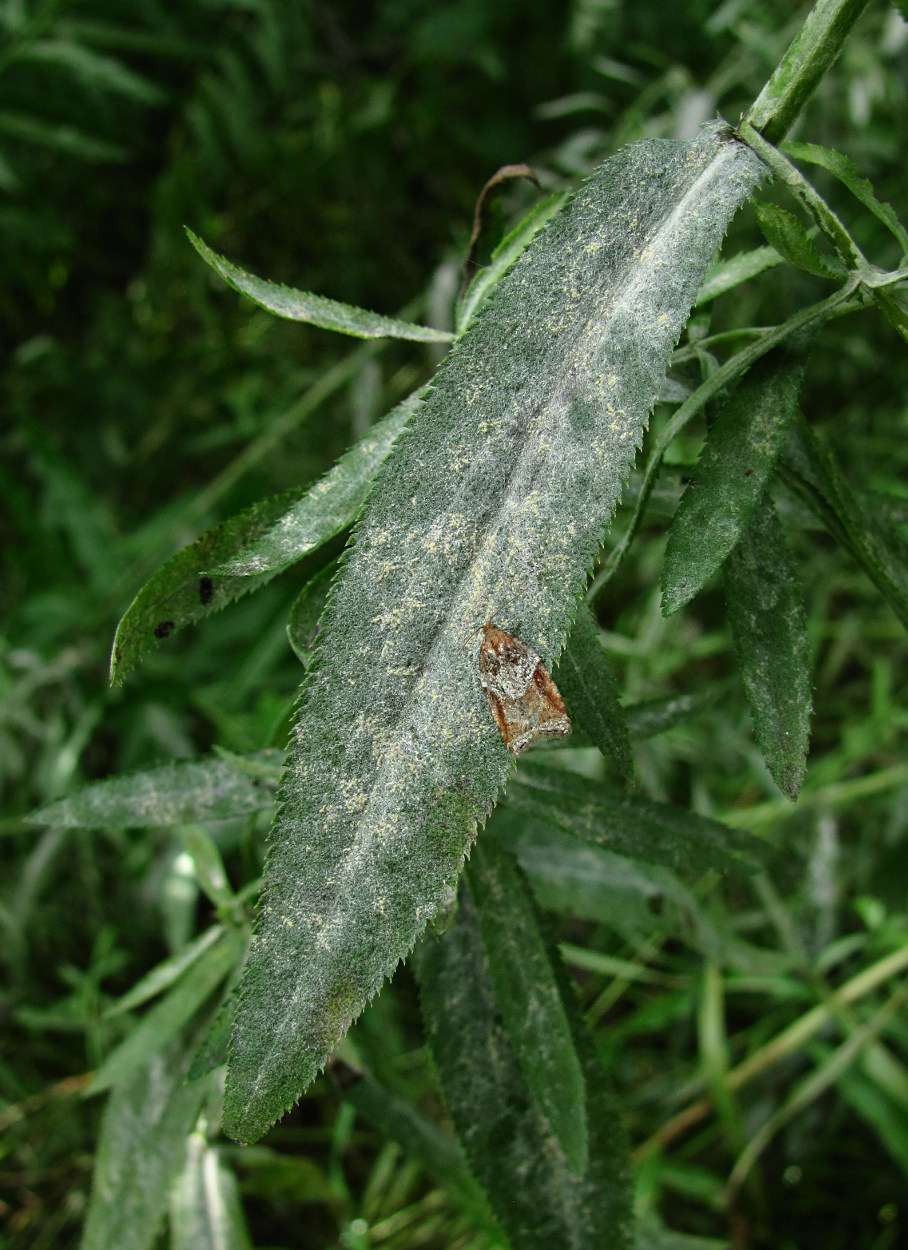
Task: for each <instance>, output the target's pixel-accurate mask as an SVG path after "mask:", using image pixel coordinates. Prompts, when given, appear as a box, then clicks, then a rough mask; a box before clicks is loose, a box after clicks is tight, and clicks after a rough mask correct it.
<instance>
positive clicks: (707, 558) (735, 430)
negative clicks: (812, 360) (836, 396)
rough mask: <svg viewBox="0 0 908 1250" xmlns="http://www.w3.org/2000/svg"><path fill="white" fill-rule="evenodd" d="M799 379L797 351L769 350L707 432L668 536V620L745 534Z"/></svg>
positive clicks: (792, 407)
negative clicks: (704, 443)
mask: <svg viewBox="0 0 908 1250" xmlns="http://www.w3.org/2000/svg"><path fill="white" fill-rule="evenodd" d="M803 376H804V358H803V356H802V355H801V354H800V353H799V352H796V351H788V350H786V349H784V348H779V349H777V350H776V351H775V352H771V353H770V354H769V355H768V356H765V357H764V358H763V359H762V360H760V361H758V362H757V364H755V365H754V367H753V368H752V369H751V371H750V373H749V374H748V375H747V376H746V377H745V378H744V380H743V381H742V382H741V383H740V385H739V386H738V388H737V389H736V390H735V391H734V393H733V394H732V396H731V398H730V399H729V401H728V403H727V404H726V405H725V407H724V408H723V409H722V411H721V412H720V414H719V416H718V417H717V418H716V420H715V422H714V423H713V425H712V427H711V428H710V431H709V435H708V437H707V440H706V445H705V446H704V448H703V453H702V455H701V456H700V461H699V463H698V465H697V468H696V470H695V471H694V474H693V476H692V480H691V482H690V485H689V486H688V487H687V489H686V490H685V492H684V494H683V495H682V496H681V502H680V504H679V505H678V511H677V512H676V513H675V519H674V521H673V523H672V528H671V530H670V531H669V535H668V545H667V547H666V549H665V568H664V571H663V574H662V612H663V614H664V615H665V616H669V615H670V614H671V613H672V612H675V611H676V610H677V609H678V608H680V607H681V606H682V605H683V604H685V603H687V602H688V600H690V599H692V598H693V597H694V595H695V594H696V593H697V591H698V590H700V589H701V587H702V586H703V585H704V583H705V582H707V581H708V580H709V578H710V577H712V575H713V573H715V572H716V570H717V569H718V568H719V566H720V565H721V564H722V562H723V560H725V558H726V557H727V556H728V553H729V552H730V551H731V550H732V549H733V547H734V546H735V544H736V543H737V542H738V540H739V539H740V537H741V535H742V534H743V533H744V531H745V530H746V529H747V525H748V522H749V521H750V518H751V516H752V515H753V512H754V509H755V508H756V507H757V504H758V503H759V501H760V497H761V496H762V494H763V490H764V488H765V486H766V481H767V479H768V477H769V474H770V473H771V471H772V468H773V465H774V464H775V462H776V458H777V457H778V455H779V453H780V452H781V450H782V447H783V446H784V444H785V438H786V436H787V434H788V430H789V427H790V425H791V422H792V419H793V418H794V414H795V412H796V410H797V402H798V391H799V390H800V388H801V380H802V378H803Z"/></svg>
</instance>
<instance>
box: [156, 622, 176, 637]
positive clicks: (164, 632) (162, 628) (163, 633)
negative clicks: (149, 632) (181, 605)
mask: <svg viewBox="0 0 908 1250" xmlns="http://www.w3.org/2000/svg"><path fill="white" fill-rule="evenodd" d="M173 626H174V623H173V621H161V622H160V624H158V625H155V627H154V636H155V638H166V637H167V636H168V635H169V634H170V633H171V631H172V630H173Z"/></svg>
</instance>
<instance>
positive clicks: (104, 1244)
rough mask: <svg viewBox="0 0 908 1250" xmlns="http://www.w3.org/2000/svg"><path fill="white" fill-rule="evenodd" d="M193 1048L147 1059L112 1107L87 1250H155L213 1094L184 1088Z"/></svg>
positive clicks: (104, 1128)
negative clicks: (195, 1133) (190, 1145)
mask: <svg viewBox="0 0 908 1250" xmlns="http://www.w3.org/2000/svg"><path fill="white" fill-rule="evenodd" d="M192 1048H193V1046H192V1045H188V1046H187V1044H186V1043H185V1042H183V1041H181V1040H174V1041H173V1042H172V1043H171V1044H170V1045H169V1046H167V1047H165V1048H164V1049H163V1050H162V1051H161V1052H160V1053H159V1054H153V1055H151V1056H149V1057H148V1058H147V1059H146V1061H145V1063H144V1064H143V1065H142V1066H141V1067H138V1068H137V1069H136V1070H135V1071H134V1072H133V1073H132V1075H131V1076H130V1078H129V1080H128V1081H126V1082H124V1084H122V1085H121V1086H120V1087H119V1089H116V1090H115V1091H114V1093H113V1096H112V1097H111V1099H110V1101H109V1102H108V1104H107V1107H106V1109H105V1112H104V1119H103V1122H102V1124H101V1137H100V1141H99V1143H98V1152H97V1156H96V1160H95V1172H94V1180H93V1183H92V1194H91V1204H90V1206H89V1208H88V1218H87V1220H86V1224H85V1232H84V1235H83V1238H82V1246H81V1250H111V1247H113V1246H116V1247H117V1250H150V1248H151V1247H152V1246H153V1245H154V1244H155V1238H156V1236H157V1232H158V1226H159V1224H160V1222H161V1219H162V1217H163V1215H164V1212H165V1211H166V1209H167V1201H168V1197H169V1194H170V1186H171V1184H172V1182H173V1180H174V1179H175V1177H176V1176H177V1175H178V1174H179V1172H180V1170H181V1169H182V1167H183V1164H184V1162H185V1159H186V1140H187V1137H188V1135H189V1133H190V1132H191V1130H192V1126H193V1124H194V1123H195V1121H196V1117H197V1116H198V1114H199V1109H200V1107H201V1105H202V1102H203V1100H204V1099H205V1097H206V1095H207V1094H208V1092H209V1088H208V1085H207V1083H206V1082H204V1081H195V1082H193V1083H190V1084H187V1083H186V1069H187V1065H188V1055H189V1054H190V1053H191V1052H192Z"/></svg>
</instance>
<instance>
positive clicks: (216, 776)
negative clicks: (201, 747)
mask: <svg viewBox="0 0 908 1250" xmlns="http://www.w3.org/2000/svg"><path fill="white" fill-rule="evenodd" d="M245 758H246V759H247V760H248V761H249V762H251V763H253V764H256V765H267V766H272V765H273V766H274V768H279V767H280V764H281V761H282V759H283V752H281V751H277V750H274V749H268V750H265V751H256V752H253V754H252V755H251V756H249V757H245ZM273 802H274V787H273V786H272V785H271V784H269V780H268V778H267V777H261V776H258V777H257V776H254V775H250V774H249V773H248V772H244V771H241V769H240V767H238V765H237V764H235V763H233V762H231V761H229V760H224V759H220V758H218V757H217V756H210V757H209V758H208V759H204V760H194V761H192V762H191V763H181V764H163V765H162V766H161V767H160V768H150V769H148V770H147V772H141V773H132V774H130V775H128V776H125V777H111V778H109V779H108V780H106V781H93V782H92V783H91V784H90V785H87V786H83V788H82V789H81V790H76V791H75V792H74V793H73V794H70V795H68V796H67V797H66V798H65V799H57V800H56V802H54V803H48V804H47V806H46V807H39V808H38V809H37V811H34V812H32V813H31V814H30V815H29V816H28V817H27V819H28V820H30V821H32V822H33V823H34V824H41V825H57V826H64V827H66V828H73V827H76V828H86V829H98V828H105V829H139V828H142V827H144V826H145V825H182V824H186V823H187V822H188V821H193V820H229V819H231V818H232V817H234V816H245V815H248V814H249V813H250V812H258V811H262V809H263V808H268V807H270V806H271V804H272V803H273Z"/></svg>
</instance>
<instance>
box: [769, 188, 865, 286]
mask: <svg viewBox="0 0 908 1250" xmlns="http://www.w3.org/2000/svg"><path fill="white" fill-rule="evenodd" d="M754 207H755V208H756V210H757V221H758V222H759V223H760V229H761V230H762V231H763V234H764V235H765V236H766V242H767V243H769V244H770V246H771V247H774V248H775V249H776V251H777V252H778V253H779V255H780V256H784V257H785V259H786V260H787V261H790V262H791V263H792V264H793V265H796V266H797V268H798V269H803V270H804V271H805V272H806V273H812V274H813V275H814V276H815V277H817V278H839V277H841V276H842V273H843V272H844V271H843V269H842V266H841V265H840V264H837V263H834V262H833V261H831V260H829V259H827V257H825V256H823V255H821V253H820V252H818V251H817V249H816V248H815V247H814V244H813V240H812V239H811V237H810V235H809V234H808V233H807V229H806V227H805V226H803V225H802V224H801V222H800V221H799V220H798V219H797V217H795V216H794V214H793V213H789V212H788V211H787V210H786V209H784V208H779V206H778V205H777V204H769V203H765V204H761V203H757V204H755V205H754Z"/></svg>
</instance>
